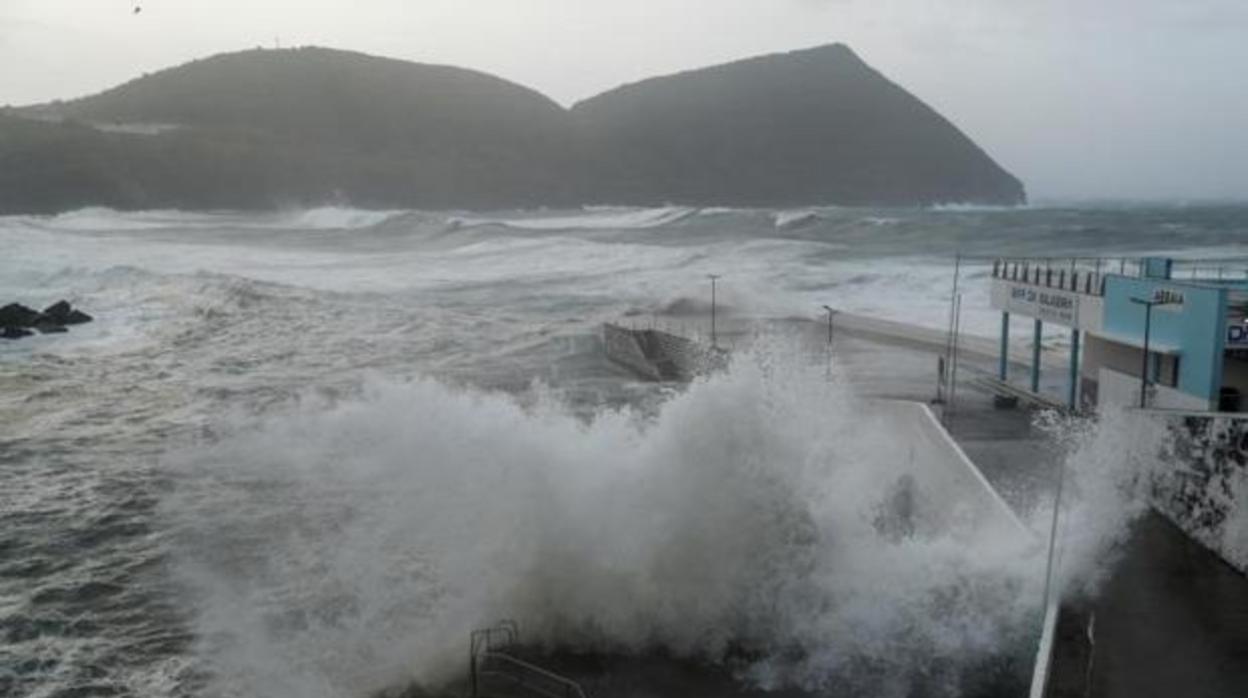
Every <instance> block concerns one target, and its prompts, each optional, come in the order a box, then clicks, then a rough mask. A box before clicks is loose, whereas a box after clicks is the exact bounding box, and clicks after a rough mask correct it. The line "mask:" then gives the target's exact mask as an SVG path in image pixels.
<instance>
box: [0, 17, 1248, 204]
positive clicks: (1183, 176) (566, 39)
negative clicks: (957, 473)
mask: <svg viewBox="0 0 1248 698" xmlns="http://www.w3.org/2000/svg"><path fill="white" fill-rule="evenodd" d="M136 4H141V5H142V6H143V12H142V13H141V14H138V15H134V14H132V9H133V7H134V6H135V5H136ZM277 40H280V42H281V44H282V45H283V46H295V45H306V44H316V45H322V46H332V47H337V48H346V49H353V50H358V51H364V52H367V53H375V54H380V55H386V56H393V57H396V58H406V59H410V60H416V61H423V62H433V63H448V64H453V65H459V66H464V67H468V68H475V69H478V70H484V71H486V72H490V73H494V74H496V75H499V76H501V77H504V78H507V79H509V80H513V81H515V82H519V83H522V84H524V85H527V86H529V87H533V88H535V89H537V90H540V91H542V92H544V93H546V94H547V95H550V96H551V97H553V98H554V99H556V100H558V101H560V102H562V103H564V104H570V103H572V102H574V101H576V100H578V99H582V98H584V97H588V96H590V95H592V94H595V93H597V92H599V91H601V90H604V89H608V88H611V87H614V86H616V85H618V84H620V83H623V82H629V81H634V80H637V79H640V78H643V77H648V76H652V75H657V74H662V73H668V72H674V71H677V70H682V69H687V68H694V67H699V66H704V65H710V64H713V63H719V62H723V61H727V60H732V59H735V58H744V57H747V56H751V55H755V54H759V53H768V52H774V51H783V50H789V49H795V48H804V47H807V46H813V45H817V44H823V43H829V42H833V41H841V42H845V43H847V44H849V45H850V46H851V47H852V48H854V50H856V51H857V52H858V53H859V55H861V56H862V57H863V58H864V59H865V60H866V61H867V62H868V63H870V64H872V65H873V66H875V67H876V68H877V69H879V70H880V71H882V72H883V73H884V74H885V75H887V76H888V77H890V78H892V79H893V80H894V81H896V82H898V83H900V84H901V85H902V86H903V87H905V88H907V89H909V90H910V91H911V92H913V93H914V94H915V95H917V96H918V97H920V98H921V99H923V100H924V101H926V102H927V103H929V104H931V105H932V106H933V107H935V108H936V109H937V110H939V111H941V112H942V113H943V114H945V116H947V117H949V118H950V119H951V120H952V121H953V122H954V123H956V124H957V125H958V126H960V127H961V128H962V129H963V130H964V131H966V132H967V134H968V135H970V136H971V137H972V138H974V139H975V140H976V141H978V142H979V143H980V145H982V146H983V147H984V148H985V149H987V150H988V152H989V153H990V154H992V155H993V156H994V157H995V158H996V159H997V160H998V161H999V162H1000V163H1001V164H1002V165H1004V166H1005V167H1006V168H1007V169H1009V170H1011V171H1012V172H1014V174H1016V175H1018V176H1019V177H1020V178H1022V179H1023V181H1024V182H1025V183H1026V184H1027V187H1028V191H1029V193H1030V194H1031V196H1032V198H1033V199H1044V198H1081V199H1086V198H1167V199H1197V198H1235V199H1248V0H630V1H629V2H618V1H612V2H607V1H605V0H143V1H142V2H141V3H140V2H137V0H0V104H5V103H9V104H25V103H30V102H38V101H45V100H50V99H54V98H58V97H60V98H64V97H72V96H79V95H82V94H87V93H91V92H95V91H99V90H101V89H104V88H107V87H110V86H112V85H114V84H116V83H119V82H122V81H125V80H127V79H129V78H132V77H135V76H136V75H138V74H140V73H142V72H145V71H152V70H157V69H160V68H163V67H167V66H170V65H173V64H177V63H181V62H184V61H186V60H189V59H192V58H196V57H201V56H205V55H209V54H212V53H219V52H223V51H232V50H238V49H243V48H251V47H255V46H257V45H264V46H272V45H274V43H275V41H277Z"/></svg>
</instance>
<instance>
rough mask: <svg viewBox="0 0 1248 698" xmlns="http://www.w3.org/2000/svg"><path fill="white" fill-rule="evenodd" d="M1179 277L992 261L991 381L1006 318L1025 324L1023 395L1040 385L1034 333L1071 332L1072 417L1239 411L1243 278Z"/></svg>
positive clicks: (1246, 390) (1246, 300)
mask: <svg viewBox="0 0 1248 698" xmlns="http://www.w3.org/2000/svg"><path fill="white" fill-rule="evenodd" d="M1055 269H1056V270H1057V271H1056V272H1055V271H1054V270H1055ZM1183 273H1184V270H1183V269H1182V268H1181V267H1180V266H1179V265H1178V264H1176V262H1175V261H1174V260H1170V259H1166V258H1145V259H1142V260H1135V261H1132V263H1131V265H1130V267H1128V266H1127V264H1126V263H1125V262H1119V263H1118V264H1114V263H1110V262H1106V261H1105V260H1051V259H1043V260H1037V259H1027V260H998V261H997V263H996V264H994V269H993V281H992V283H993V289H992V302H993V307H994V308H996V309H998V310H1000V311H1001V312H1002V336H1001V352H1002V354H1001V358H1002V360H1001V363H1000V370H999V373H1000V375H999V379H1000V380H1001V381H1003V382H1004V381H1007V380H1008V379H1009V376H1007V365H1008V361H1007V360H1006V357H1007V356H1008V352H1009V349H1010V344H1009V335H1010V324H1011V318H1012V317H1013V318H1019V317H1022V318H1028V319H1030V320H1031V322H1032V323H1034V328H1033V332H1032V335H1033V339H1032V349H1033V351H1032V361H1031V366H1030V371H1031V376H1030V380H1029V381H1028V383H1029V388H1030V390H1032V391H1035V390H1036V389H1037V386H1038V385H1039V380H1038V377H1039V372H1040V370H1041V357H1040V338H1041V336H1042V326H1043V325H1044V324H1049V325H1054V324H1056V325H1059V326H1062V327H1066V328H1069V330H1070V332H1071V342H1070V351H1069V358H1070V362H1069V376H1068V381H1069V383H1068V385H1069V392H1068V394H1067V395H1065V396H1063V397H1064V399H1065V401H1066V403H1067V404H1068V405H1069V406H1070V407H1072V408H1080V407H1083V408H1089V407H1097V406H1103V405H1107V404H1124V405H1136V406H1145V407H1149V408H1155V409H1175V410H1187V411H1218V410H1222V411H1238V410H1239V408H1240V405H1239V402H1240V396H1241V395H1248V322H1246V321H1245V317H1246V316H1248V312H1246V311H1245V308H1248V275H1242V276H1239V277H1236V278H1230V277H1227V276H1225V275H1224V274H1223V273H1222V272H1221V271H1217V272H1216V274H1215V273H1213V271H1212V270H1204V271H1203V272H1202V270H1191V271H1188V272H1187V273H1186V275H1181V274H1183ZM1145 347H1147V351H1146V349H1145ZM1245 407H1248V401H1246V404H1245Z"/></svg>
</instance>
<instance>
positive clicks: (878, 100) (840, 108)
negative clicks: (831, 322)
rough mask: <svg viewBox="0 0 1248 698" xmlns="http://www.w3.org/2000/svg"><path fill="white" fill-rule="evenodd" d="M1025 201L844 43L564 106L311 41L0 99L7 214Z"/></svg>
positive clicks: (461, 75)
mask: <svg viewBox="0 0 1248 698" xmlns="http://www.w3.org/2000/svg"><path fill="white" fill-rule="evenodd" d="M1021 199H1022V188H1021V185H1019V184H1018V182H1017V180H1015V179H1014V178H1013V177H1011V176H1010V175H1009V174H1008V173H1006V172H1004V171H1003V170H1001V168H999V167H998V166H997V165H996V164H995V163H993V162H992V161H991V160H990V159H989V158H988V157H987V156H986V155H985V154H984V153H983V152H982V151H980V150H979V149H978V148H977V147H976V146H975V145H974V144H973V143H971V142H970V140H968V139H967V138H965V137H964V136H963V135H962V134H961V133H959V132H958V131H957V129H955V128H954V127H953V126H952V125H950V124H949V123H948V122H947V121H945V120H944V119H943V118H941V117H940V116H939V115H937V114H936V113H935V112H933V111H932V110H930V109H929V108H927V107H926V106H924V105H923V104H922V103H921V102H919V101H918V100H916V99H914V98H913V97H910V96H909V95H908V94H907V93H905V92H904V91H903V90H901V89H900V88H898V87H896V86H895V85H893V84H892V83H890V82H888V81H887V80H885V79H884V78H883V77H881V76H879V75H878V74H877V73H875V72H874V71H872V70H871V69H870V68H868V67H867V66H866V65H865V64H863V63H862V62H861V61H859V60H858V59H857V57H855V56H854V55H853V54H852V53H851V52H850V51H849V50H848V49H846V48H844V47H841V46H832V47H826V48H821V49H813V50H810V51H801V52H796V53H792V54H785V55H781V56H770V57H764V58H759V59H752V60H749V61H742V62H739V63H733V64H729V65H725V66H719V67H716V68H710V69H706V70H700V71H693V72H690V73H684V74H681V75H677V76H671V77H665V78H657V79H654V80H648V81H645V82H642V83H638V84H636V85H631V86H627V87H623V88H619V89H617V90H613V91H611V92H608V93H606V94H604V95H601V96H599V97H595V98H593V99H591V100H588V101H586V102H583V103H581V104H579V105H577V106H576V107H575V108H574V109H572V110H566V109H563V108H562V107H560V106H559V105H558V104H556V103H554V102H552V101H551V100H550V99H548V98H546V97H544V96H542V95H541V94H539V93H537V92H534V91H532V90H530V89H527V88H525V87H521V86H519V85H515V84H513V83H509V82H507V81H505V80H502V79H499V78H496V77H493V76H490V75H485V74H483V73H479V72H474V71H470V70H463V69H459V68H453V67H447V66H436V65H423V64H417V63H410V62H405V61H397V60H391V59H386V58H377V57H372V56H366V55H363V54H358V53H351V52H346V51H336V50H329V49H321V48H302V49H292V50H283V51H271V50H255V51H244V52H241V53H232V54H223V55H219V56H214V57H211V58H207V59H203V60H199V61H194V62H192V63H189V64H186V65H183V66H180V67H177V68H172V69H169V70H164V71H160V72H157V73H154V74H151V75H146V76H143V77H141V78H138V79H136V80H133V81H131V82H128V83H126V84H124V85H121V86H119V87H116V88H114V89H111V90H108V91H106V92H103V93H100V94H97V95H94V96H90V97H85V98H82V99H76V100H71V101H65V102H55V103H51V104H44V105H36V106H32V107H25V108H21V109H10V110H7V111H6V112H0V213H27V212H54V211H60V210H66V209H72V208H80V207H83V206H109V207H114V208H122V209H137V208H184V209H213V208H231V209H265V208H274V207H289V206H306V205H316V204H324V203H339V204H351V205H356V206H363V207H423V208H497V207H513V206H537V205H552V206H563V205H576V204H581V203H590V202H592V203H637V204H661V203H666V202H687V203H694V204H699V203H729V204H736V205H750V204H754V205H789V204H820V203H888V204H923V203H930V202H936V201H951V202H953V201H966V202H987V203H1015V202H1018V201H1020V200H1021Z"/></svg>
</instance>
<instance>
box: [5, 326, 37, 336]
mask: <svg viewBox="0 0 1248 698" xmlns="http://www.w3.org/2000/svg"><path fill="white" fill-rule="evenodd" d="M32 334H34V332H31V331H30V330H27V329H24V328H21V327H11V326H8V325H5V326H3V327H0V339H21V338H22V337H29V336H30V335H32Z"/></svg>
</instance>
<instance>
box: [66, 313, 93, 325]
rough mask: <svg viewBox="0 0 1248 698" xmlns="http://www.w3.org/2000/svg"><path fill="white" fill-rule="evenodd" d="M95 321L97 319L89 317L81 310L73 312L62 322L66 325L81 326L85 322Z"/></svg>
mask: <svg viewBox="0 0 1248 698" xmlns="http://www.w3.org/2000/svg"><path fill="white" fill-rule="evenodd" d="M94 319H95V318H93V317H91V316H90V315H87V314H86V313H84V312H82V311H81V310H71V311H69V314H68V315H66V316H65V319H64V320H63V321H62V322H63V323H64V324H66V325H81V324H82V323H84V322H91V321H92V320H94Z"/></svg>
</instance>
